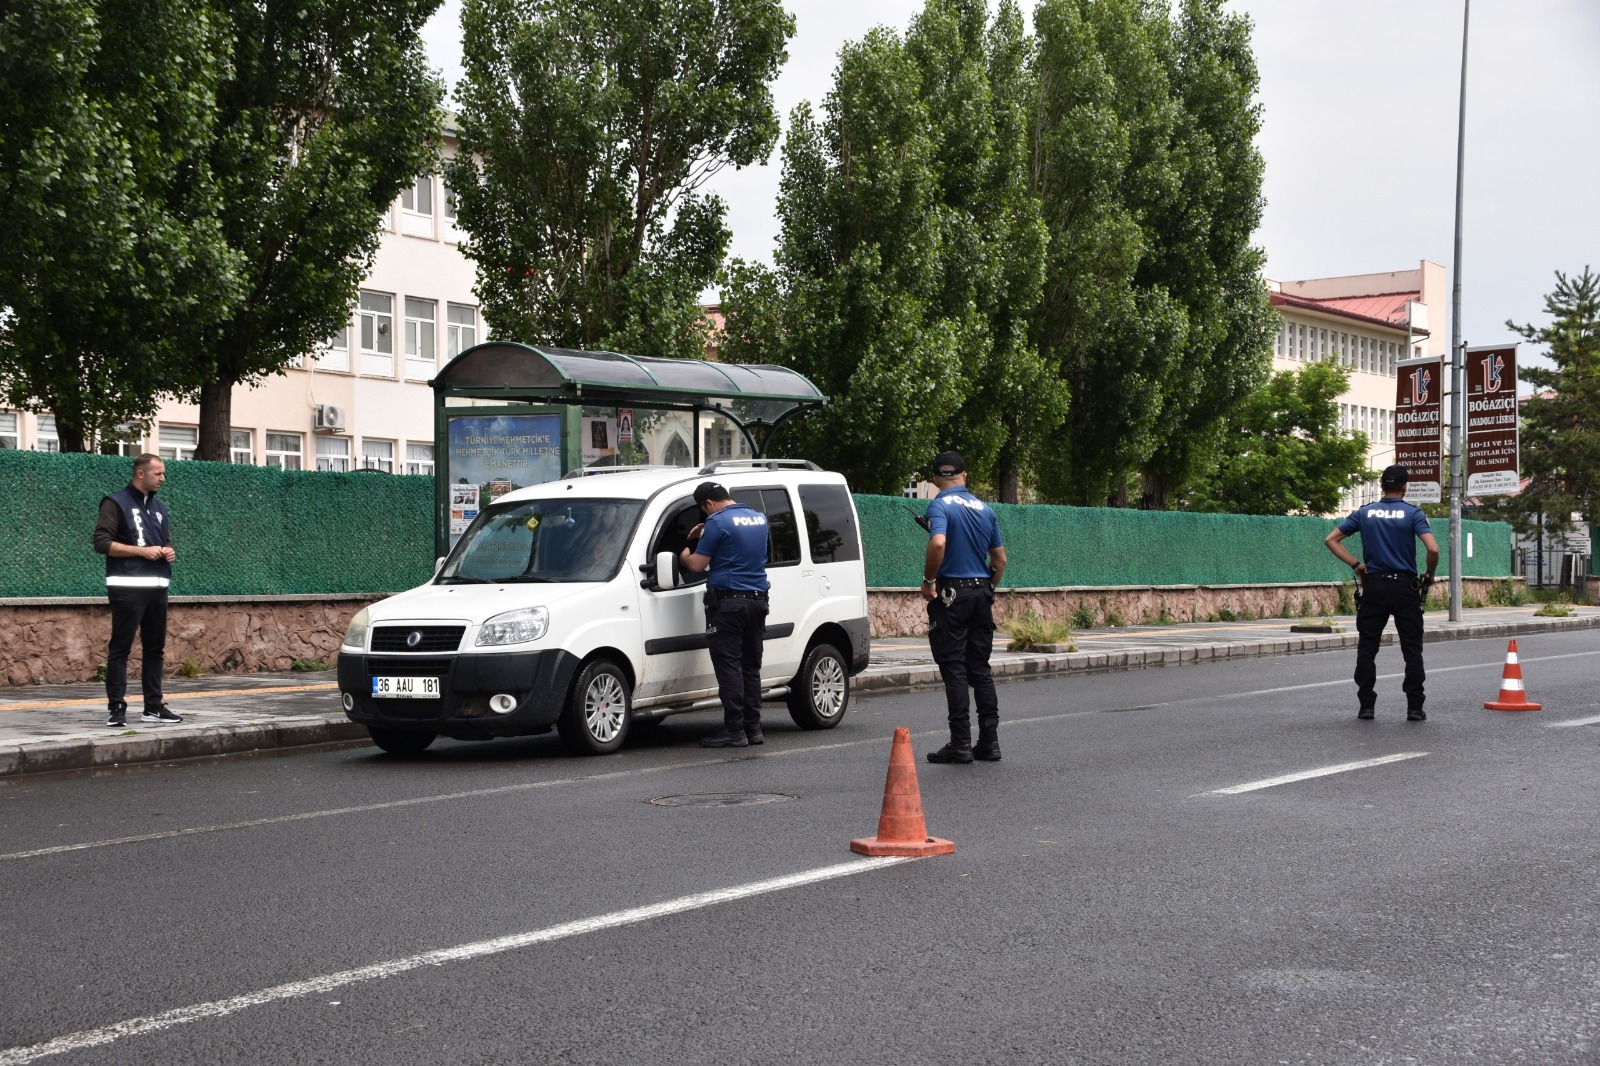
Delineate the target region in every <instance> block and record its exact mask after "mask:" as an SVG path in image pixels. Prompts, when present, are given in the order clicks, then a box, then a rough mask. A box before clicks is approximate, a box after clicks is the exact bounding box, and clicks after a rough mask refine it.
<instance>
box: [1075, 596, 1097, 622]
mask: <svg viewBox="0 0 1600 1066" xmlns="http://www.w3.org/2000/svg"><path fill="white" fill-rule="evenodd" d="M1094 623H1095V614H1094V608H1093V607H1090V606H1089V605H1088V604H1087V603H1085V602H1083V599H1082V598H1081V597H1080V598H1079V600H1078V606H1077V607H1075V608H1074V609H1073V611H1072V628H1073V629H1093V628H1094Z"/></svg>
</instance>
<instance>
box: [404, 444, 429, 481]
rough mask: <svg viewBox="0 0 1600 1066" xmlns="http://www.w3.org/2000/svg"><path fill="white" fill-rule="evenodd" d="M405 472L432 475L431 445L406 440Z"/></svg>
mask: <svg viewBox="0 0 1600 1066" xmlns="http://www.w3.org/2000/svg"><path fill="white" fill-rule="evenodd" d="M406 473H408V474H422V475H424V476H425V477H432V476H433V445H431V444H418V443H416V442H415V441H407V442H406Z"/></svg>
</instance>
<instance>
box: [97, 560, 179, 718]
mask: <svg viewBox="0 0 1600 1066" xmlns="http://www.w3.org/2000/svg"><path fill="white" fill-rule="evenodd" d="M106 595H107V596H109V597H110V599H111V643H110V644H109V645H108V646H107V647H106V702H107V703H111V704H119V703H125V702H126V700H127V695H128V653H129V652H130V651H132V650H133V634H134V631H135V630H137V631H138V633H139V644H140V648H141V649H142V650H143V652H144V664H143V667H142V669H141V670H140V672H139V681H140V685H141V688H142V689H143V692H144V705H145V706H146V707H154V706H155V705H156V704H158V703H160V702H161V701H162V694H161V668H162V667H163V666H164V665H165V659H166V652H167V590H166V589H163V588H149V587H146V586H143V585H140V586H127V585H111V586H109V587H108V588H107V589H106Z"/></svg>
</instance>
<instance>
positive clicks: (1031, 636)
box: [1006, 611, 1078, 651]
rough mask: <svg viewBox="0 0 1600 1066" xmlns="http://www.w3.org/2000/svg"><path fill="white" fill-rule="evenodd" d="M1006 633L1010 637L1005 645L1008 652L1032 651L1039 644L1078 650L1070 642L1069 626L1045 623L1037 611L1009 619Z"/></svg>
mask: <svg viewBox="0 0 1600 1066" xmlns="http://www.w3.org/2000/svg"><path fill="white" fill-rule="evenodd" d="M1006 632H1007V633H1008V634H1009V635H1010V637H1011V642H1010V643H1009V644H1007V645H1006V648H1007V649H1009V650H1010V651H1032V650H1033V649H1034V648H1037V647H1038V646H1040V645H1041V644H1065V645H1066V646H1067V650H1068V651H1077V650H1078V645H1077V644H1075V643H1074V642H1073V640H1072V627H1071V626H1069V625H1068V624H1067V623H1065V622H1047V621H1045V620H1044V619H1043V618H1040V617H1039V613H1038V612H1037V611H1029V612H1027V613H1026V614H1024V615H1022V616H1021V617H1019V618H1013V619H1011V620H1010V621H1009V622H1007V623H1006Z"/></svg>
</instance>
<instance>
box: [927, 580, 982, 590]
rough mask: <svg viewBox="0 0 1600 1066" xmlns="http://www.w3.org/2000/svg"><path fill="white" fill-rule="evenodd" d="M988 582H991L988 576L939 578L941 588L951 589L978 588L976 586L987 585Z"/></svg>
mask: <svg viewBox="0 0 1600 1066" xmlns="http://www.w3.org/2000/svg"><path fill="white" fill-rule="evenodd" d="M988 583H989V579H988V578H986V577H941V578H939V587H940V588H949V589H976V588H982V587H984V586H985V585H987V584H988Z"/></svg>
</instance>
